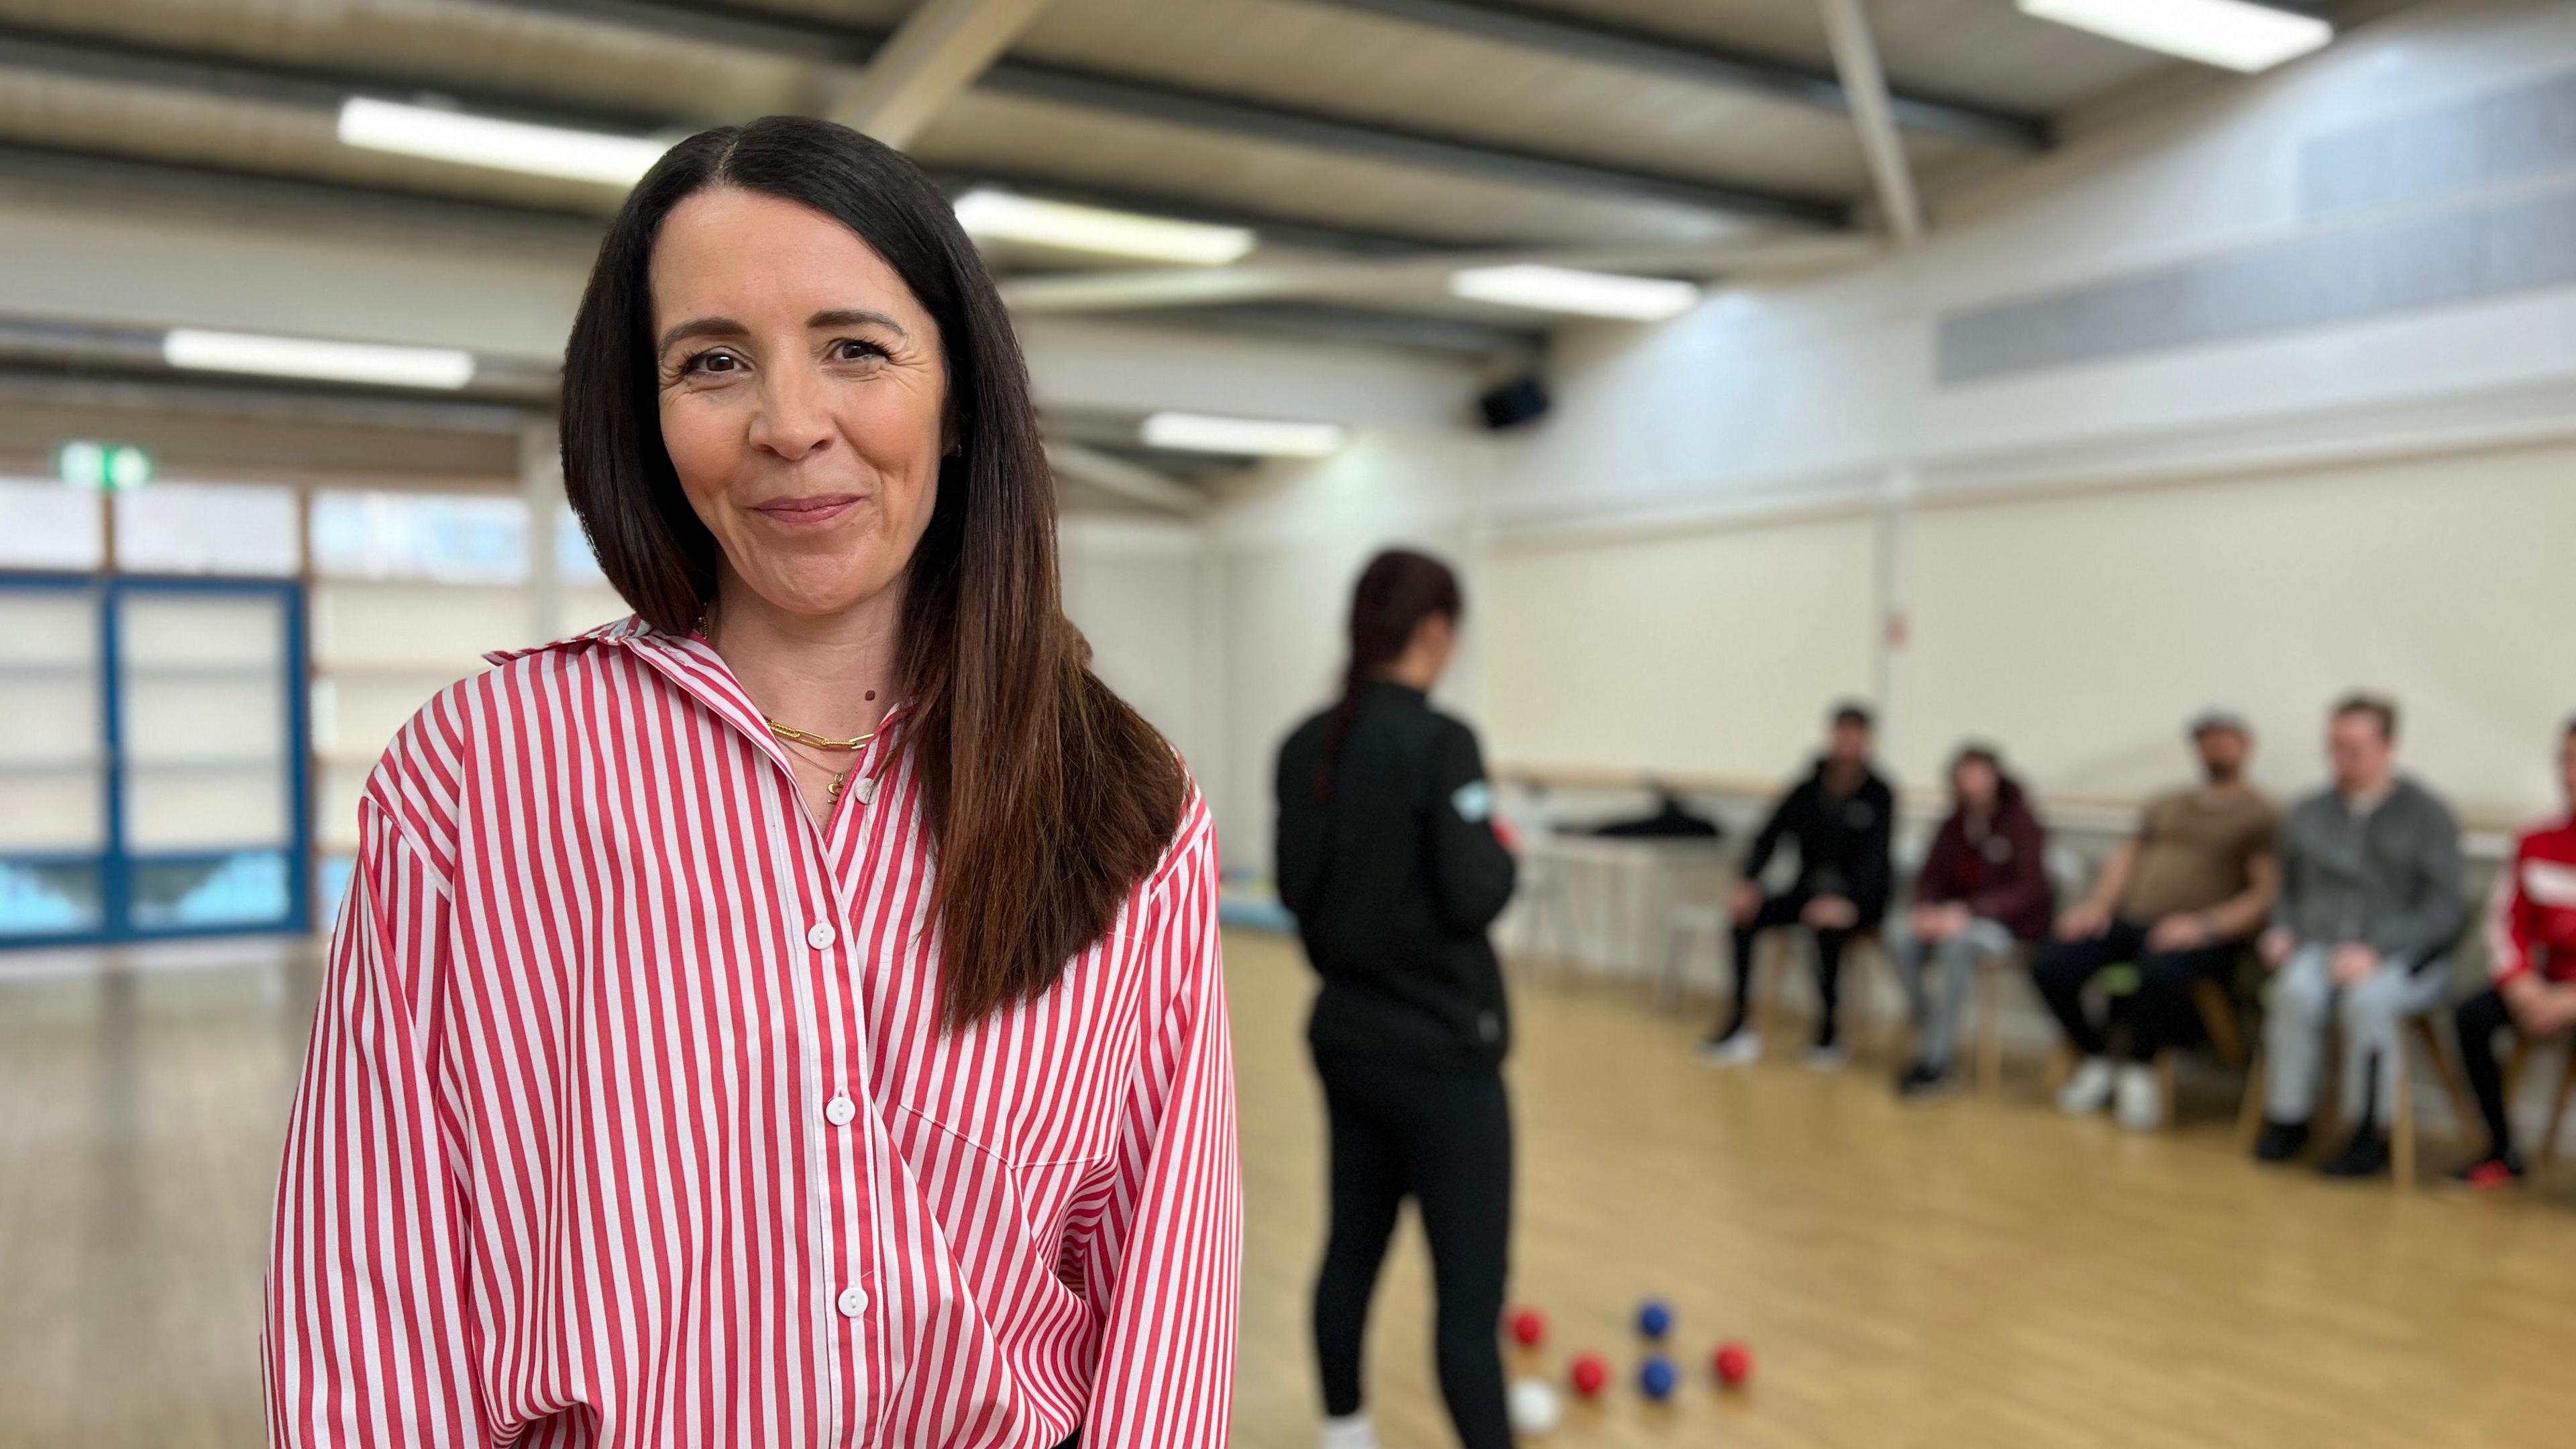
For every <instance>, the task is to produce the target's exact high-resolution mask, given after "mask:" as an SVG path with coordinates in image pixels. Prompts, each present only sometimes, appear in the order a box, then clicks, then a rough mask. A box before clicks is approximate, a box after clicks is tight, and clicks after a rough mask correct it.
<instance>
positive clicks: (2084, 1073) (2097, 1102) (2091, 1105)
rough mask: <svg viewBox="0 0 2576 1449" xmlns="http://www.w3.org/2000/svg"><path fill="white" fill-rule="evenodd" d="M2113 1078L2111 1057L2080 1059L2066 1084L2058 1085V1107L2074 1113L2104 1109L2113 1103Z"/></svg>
mask: <svg viewBox="0 0 2576 1449" xmlns="http://www.w3.org/2000/svg"><path fill="white" fill-rule="evenodd" d="M2112 1079H2113V1073H2112V1070H2111V1059H2110V1058H2109V1057H2086V1058H2085V1059H2084V1060H2082V1061H2080V1062H2077V1063H2076V1064H2075V1071H2074V1074H2073V1075H2071V1076H2069V1077H2068V1078H2067V1079H2066V1085H2065V1086H2063V1087H2060V1088H2058V1089H2057V1110H2058V1111H2060V1112H2064V1113H2066V1114H2068V1115H2069V1116H2075V1117H2081V1116H2083V1115H2084V1114H2085V1113H2087V1112H2099V1111H2101V1110H2102V1109H2103V1108H2105V1107H2107V1106H2109V1105H2111V1086H2112Z"/></svg>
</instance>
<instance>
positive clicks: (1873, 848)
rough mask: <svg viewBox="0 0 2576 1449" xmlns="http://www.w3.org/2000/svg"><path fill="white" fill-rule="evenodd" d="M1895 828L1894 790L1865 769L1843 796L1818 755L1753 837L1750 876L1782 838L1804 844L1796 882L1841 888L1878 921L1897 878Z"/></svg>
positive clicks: (1813, 891)
mask: <svg viewBox="0 0 2576 1449" xmlns="http://www.w3.org/2000/svg"><path fill="white" fill-rule="evenodd" d="M1895 833H1896V792H1895V791H1893V790H1891V789H1889V788H1888V786H1887V782H1886V781H1885V780H1882V779H1880V778H1879V777H1878V772H1877V771H1876V770H1866V769H1865V770H1864V771H1863V772H1862V774H1861V781H1860V785H1859V786H1858V788H1856V789H1854V790H1853V791H1852V793H1851V794H1849V795H1846V796H1844V797H1842V798H1841V799H1839V800H1837V799H1835V798H1833V797H1832V796H1830V795H1828V794H1826V793H1825V765H1824V762H1823V761H1821V760H1819V761H1817V762H1816V768H1815V769H1814V771H1813V772H1811V773H1810V774H1809V775H1808V776H1807V778H1806V779H1804V780H1801V781H1799V782H1798V786H1797V788H1796V789H1794V790H1791V791H1790V792H1789V793H1788V794H1787V795H1786V796H1783V797H1782V798H1781V801H1780V803H1779V805H1778V806H1777V807H1775V808H1774V809H1773V810H1772V811H1771V818H1770V819H1769V820H1767V821H1764V822H1763V825H1762V833H1761V834H1760V835H1757V836H1755V837H1753V850H1752V853H1751V854H1749V855H1747V856H1746V857H1745V858H1744V879H1746V880H1754V879H1757V878H1758V877H1760V876H1761V874H1762V868H1763V867H1764V866H1766V865H1769V864H1770V863H1771V853H1772V852H1773V851H1774V850H1777V849H1778V848H1779V846H1780V842H1781V841H1782V840H1791V841H1795V842H1796V843H1797V846H1798V884H1797V887H1796V889H1798V890H1800V891H1802V892H1805V893H1806V894H1809V895H1819V896H1841V897H1842V898H1844V899H1845V900H1848V901H1850V902H1851V903H1852V906H1853V908H1854V909H1856V910H1858V911H1859V912H1860V924H1862V925H1864V926H1874V925H1876V924H1878V922H1879V921H1880V920H1881V919H1882V918H1884V917H1885V916H1886V915H1887V898H1888V896H1889V894H1890V893H1891V890H1892V888H1893V886H1894V884H1895V879H1894V878H1895V870H1894V868H1893V866H1892V865H1891V864H1890V862H1889V859H1888V856H1889V848H1890V846H1891V845H1892V844H1893V841H1894V837H1895Z"/></svg>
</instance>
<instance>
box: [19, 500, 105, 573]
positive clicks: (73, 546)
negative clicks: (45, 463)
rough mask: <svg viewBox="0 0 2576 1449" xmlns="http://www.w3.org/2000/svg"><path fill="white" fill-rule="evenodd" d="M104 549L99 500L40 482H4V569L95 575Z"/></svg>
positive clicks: (103, 556) (103, 558) (103, 531)
mask: <svg viewBox="0 0 2576 1449" xmlns="http://www.w3.org/2000/svg"><path fill="white" fill-rule="evenodd" d="M106 548H107V530H106V527H105V519H104V516H103V514H102V512H101V510H100V508H99V506H98V495H97V494H95V493H84V492H82V491H81V490H79V489H77V488H72V487H67V486H65V485H64V484H61V483H54V482H49V481H46V480H43V479H37V478H0V566H6V567H9V568H21V569H94V568H97V567H98V566H99V564H100V563H102V562H103V561H104V560H105V558H106Z"/></svg>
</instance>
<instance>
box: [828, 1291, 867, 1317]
mask: <svg viewBox="0 0 2576 1449" xmlns="http://www.w3.org/2000/svg"><path fill="white" fill-rule="evenodd" d="M836 1306H837V1307H839V1309H840V1310H841V1316H842V1317H843V1318H856V1317H858V1316H859V1315H860V1314H862V1313H865V1312H867V1311H868V1293H867V1290H866V1289H864V1288H861V1287H859V1286H857V1285H856V1284H852V1285H851V1286H850V1287H847V1288H844V1289H842V1290H841V1296H840V1299H839V1301H838V1303H837V1305H836Z"/></svg>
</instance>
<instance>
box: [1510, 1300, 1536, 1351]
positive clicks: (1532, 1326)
mask: <svg viewBox="0 0 2576 1449" xmlns="http://www.w3.org/2000/svg"><path fill="white" fill-rule="evenodd" d="M1503 1326H1504V1327H1505V1329H1507V1330H1508V1331H1509V1332H1510V1333H1511V1336H1512V1342H1514V1343H1517V1344H1519V1345H1520V1346H1521V1347H1523V1348H1536V1347H1538V1346H1539V1344H1540V1343H1541V1342H1542V1341H1543V1340H1545V1339H1546V1337H1547V1315H1546V1314H1544V1313H1541V1312H1539V1311H1538V1310H1537V1309H1535V1308H1522V1309H1516V1310H1514V1311H1513V1313H1512V1316H1511V1317H1510V1318H1509V1319H1508V1320H1506V1321H1505V1323H1504V1325H1503Z"/></svg>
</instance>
